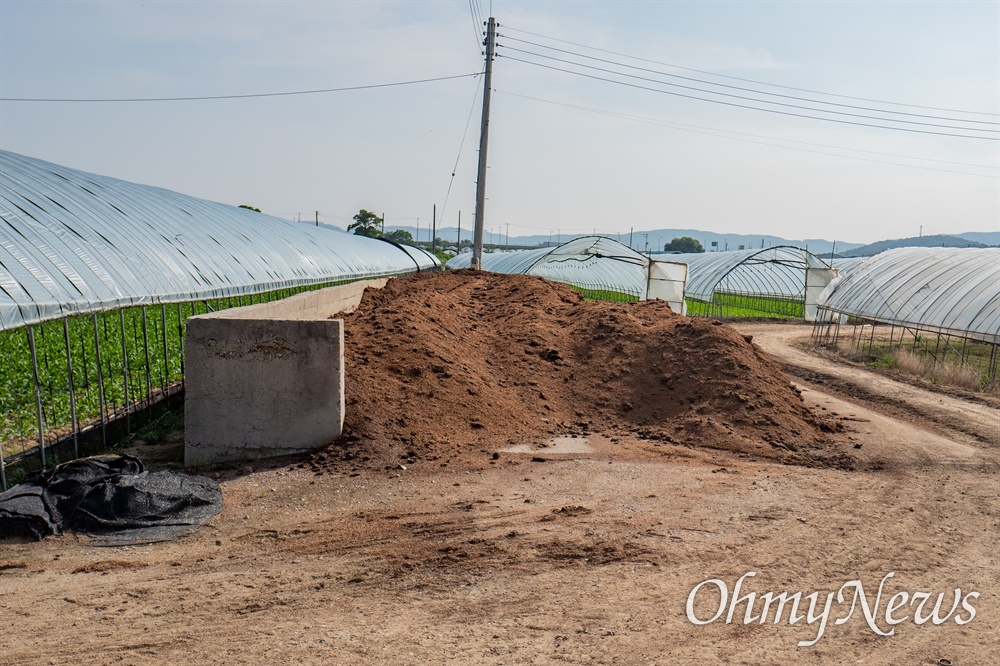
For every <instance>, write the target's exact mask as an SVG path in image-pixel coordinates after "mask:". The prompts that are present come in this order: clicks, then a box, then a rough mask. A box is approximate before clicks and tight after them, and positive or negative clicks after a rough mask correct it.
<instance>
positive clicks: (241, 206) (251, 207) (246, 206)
mask: <svg viewBox="0 0 1000 666" xmlns="http://www.w3.org/2000/svg"><path fill="white" fill-rule="evenodd" d="M239 207H240V208H246V209H247V210H254V211H257V212H258V213H259V212H260V208H254V207H253V206H248V205H246V204H240V206H239Z"/></svg>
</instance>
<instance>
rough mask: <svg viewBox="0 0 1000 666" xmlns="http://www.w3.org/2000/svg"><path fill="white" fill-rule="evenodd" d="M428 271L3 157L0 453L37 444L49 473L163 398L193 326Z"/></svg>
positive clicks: (351, 239) (152, 190)
mask: <svg viewBox="0 0 1000 666" xmlns="http://www.w3.org/2000/svg"><path fill="white" fill-rule="evenodd" d="M437 266H438V261H437V260H436V259H435V258H434V257H433V256H431V255H430V254H428V253H426V252H424V251H423V250H420V249H418V248H412V247H403V246H398V245H394V244H392V243H388V242H383V241H381V240H376V239H370V238H364V237H361V236H355V235H351V234H346V233H342V232H337V231H333V230H330V229H326V228H318V227H313V226H311V225H307V224H299V223H295V222H291V221H289V220H284V219H281V218H277V217H272V216H269V215H264V214H261V213H258V212H256V211H253V210H249V209H244V208H238V207H235V206H228V205H224V204H220V203H214V202H211V201H205V200H202V199H197V198H194V197H190V196H186V195H183V194H179V193H176V192H171V191H169V190H164V189H160V188H157V187H150V186H145V185H137V184H134V183H129V182H125V181H122V180H118V179H115V178H108V177H105V176H99V175H95V174H91V173H85V172H83V171H78V170H75V169H70V168H67V167H63V166H58V165H55V164H51V163H49V162H44V161H42V160H38V159H34V158H30V157H25V156H23V155H18V154H15V153H11V152H6V151H0V352H2V356H3V361H4V362H3V379H2V383H0V390H2V393H0V419H2V420H0V456H3V455H7V456H8V462H9V456H10V454H15V455H17V452H18V451H20V455H21V456H23V454H24V452H25V450H26V447H27V446H28V445H29V444H30V443H34V442H36V441H37V442H38V443H39V444H40V451H41V462H42V464H43V465H45V464H46V463H47V462H54V461H47V460H46V458H45V445H46V443H47V442H51V441H53V440H55V439H58V438H60V436H62V437H63V438H65V437H66V433H67V432H71V433H73V435H72V436H73V437H74V438H75V437H76V436H77V435H78V434H79V433H80V432H81V430H83V429H87V428H93V427H98V426H99V427H100V428H101V429H102V433H103V432H104V428H105V426H106V425H107V423H108V422H109V421H110V420H112V419H114V418H115V417H116V416H125V420H126V422H127V421H128V418H129V415H130V414H131V413H133V412H134V411H136V410H137V409H140V408H141V407H143V406H145V407H148V406H149V405H150V404H151V402H152V401H153V400H154V398H155V399H158V398H160V397H165V396H169V395H170V393H171V390H172V389H174V388H176V386H177V384H178V382H179V381H180V380H181V379H182V377H183V339H184V323H185V321H186V319H187V317H189V316H191V315H194V314H200V313H204V312H207V311H212V310H218V309H222V308H226V307H231V306H236V305H248V304H251V303H256V302H261V301H269V300H275V299H278V298H283V297H285V296H289V295H291V294H294V293H297V292H299V291H303V290H306V289H314V288H318V287H321V286H325V285H330V284H335V283H340V282H344V281H350V280H355V279H362V278H369V277H376V276H391V275H403V274H407V273H412V272H416V271H420V270H427V269H433V268H435V267H437ZM126 427H127V428H128V429H130V425H128V424H127V425H126ZM75 441H76V440H75V439H74V442H75ZM2 461H3V458H2V457H0V472H4V465H3V462H2ZM2 477H3V478H2V481H3V484H4V486H6V482H7V480H6V474H5V473H4V474H2Z"/></svg>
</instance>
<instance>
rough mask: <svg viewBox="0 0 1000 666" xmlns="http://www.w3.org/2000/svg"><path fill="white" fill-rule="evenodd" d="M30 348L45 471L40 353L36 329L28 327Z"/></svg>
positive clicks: (40, 446)
mask: <svg viewBox="0 0 1000 666" xmlns="http://www.w3.org/2000/svg"><path fill="white" fill-rule="evenodd" d="M28 347H29V348H30V349H31V370H32V373H33V375H34V378H35V409H36V415H37V416H38V447H39V453H40V454H41V456H42V470H43V471H44V470H45V422H44V420H43V418H42V387H41V384H40V383H39V381H38V353H37V352H36V350H35V327H34V326H32V325H30V324H29V325H28Z"/></svg>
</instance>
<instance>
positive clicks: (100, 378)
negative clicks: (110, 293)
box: [92, 314, 108, 449]
mask: <svg viewBox="0 0 1000 666" xmlns="http://www.w3.org/2000/svg"><path fill="white" fill-rule="evenodd" d="M92 316H93V319H94V353H95V355H96V358H97V394H98V397H99V398H100V401H99V402H100V406H101V446H102V447H103V448H105V449H107V448H108V426H107V418H108V408H107V406H106V405H105V403H104V371H103V370H102V369H101V336H100V331H98V329H97V315H96V314H94V315H92Z"/></svg>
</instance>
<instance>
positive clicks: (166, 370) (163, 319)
mask: <svg viewBox="0 0 1000 666" xmlns="http://www.w3.org/2000/svg"><path fill="white" fill-rule="evenodd" d="M160 331H161V332H162V334H163V384H162V386H161V387H160V388H161V389H163V391H164V393H166V394H167V406H168V407H169V406H170V394H169V392H167V386H168V385H169V384H170V362H169V360H168V358H167V356H168V355H167V306H166V305H165V304H163V303H160Z"/></svg>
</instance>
